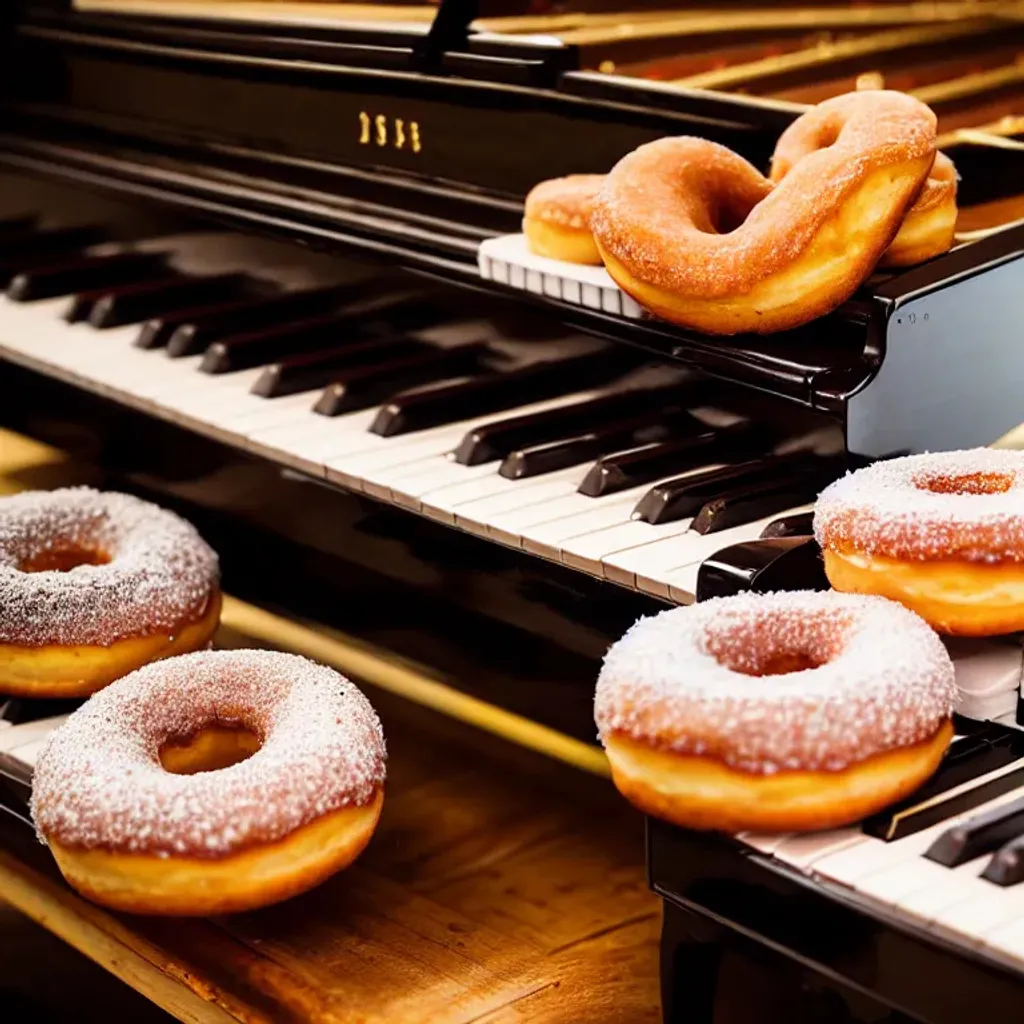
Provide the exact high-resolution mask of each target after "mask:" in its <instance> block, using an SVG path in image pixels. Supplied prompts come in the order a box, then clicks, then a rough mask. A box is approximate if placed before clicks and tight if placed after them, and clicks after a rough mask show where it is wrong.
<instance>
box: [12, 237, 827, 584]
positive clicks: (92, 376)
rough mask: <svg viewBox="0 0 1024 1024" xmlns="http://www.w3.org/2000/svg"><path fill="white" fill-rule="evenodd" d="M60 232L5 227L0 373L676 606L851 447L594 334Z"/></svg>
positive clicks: (431, 297) (422, 297) (401, 290)
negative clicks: (15, 368) (542, 337)
mask: <svg viewBox="0 0 1024 1024" xmlns="http://www.w3.org/2000/svg"><path fill="white" fill-rule="evenodd" d="M48 235H49V233H48V232H45V231H43V232H40V231H39V230H38V229H36V228H35V227H32V226H26V225H25V224H24V223H19V224H14V225H12V226H11V230H10V232H9V233H8V235H7V237H6V238H5V237H4V233H3V230H2V225H0V284H3V285H5V286H6V288H7V294H6V296H5V297H3V298H0V356H3V357H4V358H6V359H8V360H10V361H11V362H14V363H18V364H21V365H23V366H25V367H28V368H30V369H32V370H35V371H38V372H41V373H44V374H47V375H49V376H52V377H55V378H58V379H61V380H63V381H66V382H68V383H70V384H72V385H74V386H76V387H80V388H83V389H86V390H89V391H92V392H95V393H97V394H99V395H102V396H104V397H106V398H108V399H112V400H114V401H116V402H119V403H122V404H124V405H127V406H130V407H132V408H135V409H138V410H141V411H143V412H145V413H147V414H149V415H152V416H156V417H159V418H162V419H164V420H167V421H170V422H173V423H175V424H178V425H180V426H182V427H185V428H187V429H189V430H192V431H195V432H198V433H201V434H204V435H207V436H209V437H212V438H214V439H216V440H218V441H221V442H224V443H227V444H230V445H233V446H235V447H238V448H240V449H244V450H246V451H248V452H252V453H254V454H257V455H260V456H263V457H265V458H267V459H270V460H272V461H274V462H275V463H277V464H279V465H281V466H282V467H288V468H290V469H293V470H299V471H301V472H303V473H306V474H309V475H311V476H313V477H317V478H320V479H322V480H325V481H328V482H330V483H333V484H337V485H339V486H341V487H344V488H348V489H351V490H353V491H357V492H361V493H363V494H366V495H368V496H370V497H372V498H375V499H377V500H379V501H382V502H386V503H389V504H392V505H396V506H399V507H402V508H405V509H408V510H410V511H412V512H415V513H418V514H421V515H424V516H428V517H430V518H433V519H435V520H438V521H440V522H443V523H446V524H447V525H449V526H452V527H455V528H458V529H462V530H466V531H469V532H471V533H473V534H477V535H479V536H482V537H486V538H488V539H490V540H493V541H496V542H498V543H501V544H505V545H509V546H511V547H515V548H519V549H521V550H524V551H527V552H529V553H531V554H534V555H536V556H538V557H541V558H546V559H550V560H552V561H556V562H561V563H562V564H564V565H567V566H570V567H572V568H574V569H577V570H579V571H582V572H585V573H589V574H591V575H593V576H597V577H601V578H604V579H606V580H609V581H612V582H615V583H618V584H620V585H622V586H625V587H629V588H633V589H636V590H639V591H643V592H645V593H648V594H651V595H654V596H656V597H659V598H661V599H664V600H667V601H674V602H680V603H684V602H689V601H691V600H693V598H694V594H695V588H696V576H697V569H698V568H699V566H700V563H701V562H702V561H703V560H704V559H705V558H707V557H708V556H709V555H711V554H713V553H714V552H715V551H717V550H719V549H720V548H723V547H726V546H728V545H730V544H735V543H738V542H741V541H747V540H753V539H756V538H757V537H759V536H760V535H761V532H762V531H763V530H764V529H765V528H766V527H768V526H769V524H771V523H772V522H773V521H775V520H776V519H778V518H779V517H784V516H789V515H792V514H796V513H799V512H800V511H804V510H806V509H807V508H808V507H809V504H810V503H811V502H812V501H813V500H814V498H815V496H816V494H817V492H818V491H819V490H820V489H821V487H822V486H824V484H826V483H827V482H828V481H829V480H830V479H832V478H833V477H834V476H835V475H837V474H838V473H839V472H841V471H842V467H841V466H840V464H839V463H838V462H836V461H835V460H834V458H833V457H832V454H831V453H832V452H834V451H835V448H836V447H837V445H836V442H837V436H836V434H837V432H836V433H833V434H830V432H829V430H825V431H824V432H823V433H821V432H819V433H817V434H810V435H808V436H807V437H806V438H804V439H800V438H797V439H795V440H794V439H793V438H787V437H786V436H785V434H783V433H780V432H779V431H778V430H777V429H776V428H775V427H773V426H770V425H768V424H765V423H760V422H749V421H747V420H745V419H744V418H743V417H742V412H743V410H742V409H741V410H740V414H741V415H737V413H736V412H735V411H730V410H728V409H725V408H719V407H716V406H715V399H716V398H717V392H718V391H720V389H719V388H718V386H717V385H714V384H705V383H700V382H695V381H692V380H691V381H686V380H681V379H680V375H679V374H678V372H676V371H669V370H667V368H665V367H661V368H652V367H650V366H647V365H644V364H643V359H645V358H647V357H641V356H639V355H635V354H632V353H630V352H627V351H625V350H620V349H618V348H611V347H605V346H603V345H602V343H599V342H597V341H595V340H594V339H592V338H589V337H585V336H579V335H576V336H564V337H561V338H557V339H555V340H551V341H543V342H539V343H538V342H537V341H535V340H531V339H530V337H529V335H528V334H527V336H526V337H516V336H515V332H513V333H512V334H509V333H507V332H503V331H502V330H501V327H500V324H499V323H498V321H496V320H495V319H494V317H489V316H487V315H484V316H482V317H481V316H478V315H477V314H476V313H475V312H473V311H471V310H469V309H468V307H466V306H464V305H463V304H464V303H465V302H467V301H468V300H465V299H461V298H459V299H455V300H450V299H449V298H448V297H447V296H445V295H443V294H441V293H439V292H438V291H437V290H436V289H435V290H434V291H432V292H431V293H429V294H426V293H424V292H423V291H422V290H417V289H416V287H415V286H409V285H404V284H396V283H395V282H392V281H385V282H379V281H378V282H373V281H371V282H359V283H357V284H354V285H353V284H352V283H349V284H344V283H342V284H338V283H336V282H335V283H332V284H331V285H330V286H329V287H311V286H309V285H308V284H307V285H305V286H303V288H300V289H292V290H290V291H288V292H285V293H281V292H280V291H275V290H273V289H270V290H268V285H267V283H266V281H265V280H262V279H261V280H253V277H252V274H253V270H252V267H251V266H250V264H251V262H252V261H251V260H243V261H242V269H244V270H245V271H246V273H245V274H242V273H241V271H240V270H232V269H231V268H230V267H228V266H226V265H225V261H224V260H223V259H221V260H209V261H207V263H209V264H211V265H213V264H216V267H217V269H216V272H215V273H216V277H214V278H212V279H210V278H209V276H208V275H207V279H205V280H198V279H197V278H196V276H195V275H194V274H192V275H191V276H190V273H189V272H187V271H184V270H183V269H182V267H181V266H180V265H179V263H180V262H181V261H178V262H177V263H176V260H175V254H174V252H173V251H170V252H166V251H165V250H164V248H162V247H161V245H160V244H159V242H154V241H149V242H147V243H146V245H145V246H144V247H142V248H144V249H145V255H144V258H142V257H140V256H139V254H138V252H136V251H135V250H137V249H139V248H140V247H139V246H136V247H134V249H133V250H132V251H129V252H123V251H110V250H109V248H108V249H107V250H103V251H102V253H101V254H99V255H97V254H96V251H95V250H83V249H81V248H80V246H79V245H78V240H77V239H72V240H71V243H69V244H68V245H67V246H64V247H63V248H61V247H60V246H58V247H57V249H56V250H55V249H54V248H53V247H52V246H48V245H43V244H42V243H41V242H40V241H39V240H40V239H43V240H44V241H45V240H46V238H47V237H48ZM236 244H237V240H236ZM190 245H191V246H192V248H193V249H195V242H194V240H193V241H192V242H190ZM26 246H27V247H28V251H29V253H30V255H29V256H26V257H22V256H21V255H20V254H21V252H22V249H23V247H26ZM154 254H155V255H154ZM257 269H258V268H257ZM485 312H486V311H485ZM671 373H675V374H676V375H675V377H671ZM665 374H670V376H669V377H668V378H666V376H665ZM787 445H788V446H789V447H788V448H787V447H786V446H787ZM830 446H831V447H830Z"/></svg>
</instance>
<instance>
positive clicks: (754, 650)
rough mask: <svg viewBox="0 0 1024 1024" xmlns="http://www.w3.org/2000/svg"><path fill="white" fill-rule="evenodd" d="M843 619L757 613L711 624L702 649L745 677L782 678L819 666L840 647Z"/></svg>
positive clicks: (824, 663) (828, 659) (846, 625)
mask: <svg viewBox="0 0 1024 1024" xmlns="http://www.w3.org/2000/svg"><path fill="white" fill-rule="evenodd" d="M849 626H850V622H849V621H848V620H843V619H837V618H836V617H835V616H834V615H825V614H822V615H810V616H807V617H805V618H801V617H798V616H795V615H780V614H778V613H776V614H774V615H763V616H758V617H757V618H755V619H753V620H747V621H744V622H735V621H728V620H726V621H725V622H720V623H716V624H715V625H713V626H711V627H710V628H709V629H708V630H707V632H706V633H705V635H704V647H705V650H706V651H707V652H708V654H710V655H711V656H712V657H713V658H714V659H715V660H716V661H717V662H718V663H719V665H722V666H724V667H725V668H727V669H729V670H730V671H732V672H739V673H741V674H742V675H745V676H757V677H766V676H784V675H789V674H790V673H792V672H805V671H807V670H808V669H815V668H820V667H821V666H822V665H826V664H828V662H830V661H831V660H832V659H833V658H835V657H836V656H837V655H838V654H839V652H840V651H841V650H842V648H843V643H844V638H845V635H846V630H847V629H848V628H849Z"/></svg>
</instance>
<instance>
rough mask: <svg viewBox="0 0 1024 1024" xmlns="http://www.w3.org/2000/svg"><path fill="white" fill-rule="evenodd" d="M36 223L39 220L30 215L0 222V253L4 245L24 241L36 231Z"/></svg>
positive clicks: (8, 218) (9, 218)
mask: <svg viewBox="0 0 1024 1024" xmlns="http://www.w3.org/2000/svg"><path fill="white" fill-rule="evenodd" d="M38 223H39V219H38V218H37V217H34V216H32V215H31V214H28V215H26V216H24V217H7V218H5V219H4V220H0V253H2V252H3V249H4V246H5V245H9V244H11V243H14V242H18V241H20V240H22V239H26V238H28V237H29V236H31V235H32V234H34V233H35V232H36V231H38V226H37V225H38Z"/></svg>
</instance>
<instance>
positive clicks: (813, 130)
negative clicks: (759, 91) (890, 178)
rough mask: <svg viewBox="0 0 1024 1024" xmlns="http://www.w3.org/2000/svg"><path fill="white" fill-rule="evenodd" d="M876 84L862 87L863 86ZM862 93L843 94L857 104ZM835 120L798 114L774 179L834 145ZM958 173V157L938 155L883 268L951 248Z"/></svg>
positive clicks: (776, 158) (783, 139) (783, 140)
mask: <svg viewBox="0 0 1024 1024" xmlns="http://www.w3.org/2000/svg"><path fill="white" fill-rule="evenodd" d="M871 88H874V87H873V86H868V85H861V83H860V82H859V81H858V89H859V90H861V91H863V90H865V89H871ZM859 94H860V93H857V94H850V96H848V97H839V98H840V99H842V100H843V101H844V102H845V103H846V104H850V103H853V102H854V101H855V99H856V96H857V95H859ZM833 130H834V124H833V123H832V122H831V121H830V120H829V118H827V117H826V118H822V117H820V116H817V115H815V114H814V112H813V111H812V112H811V113H810V114H808V115H805V116H803V117H800V118H797V120H796V121H794V122H793V124H791V125H790V126H789V128H787V129H786V131H784V132H783V133H782V135H781V136H780V138H779V141H778V144H777V145H776V147H775V153H774V155H773V156H772V167H771V179H772V181H774V182H776V183H777V182H780V181H782V180H783V179H784V178H785V177H786V175H787V174H788V173H789V172H790V171H792V169H793V167H794V166H795V165H796V164H798V163H799V162H800V161H801V160H803V159H805V158H806V157H808V156H809V155H810V154H811V153H816V152H818V151H820V150H821V149H822V148H823V147H824V146H828V145H830V144H831V142H832V139H833ZM956 189H957V174H956V168H955V167H954V166H953V161H952V160H950V159H949V157H948V156H946V155H945V153H936V154H935V162H934V163H933V164H932V167H931V170H930V171H929V172H928V177H927V179H926V181H925V183H924V186H923V188H922V189H921V191H920V193H919V194H918V196H917V198H916V199H915V200H914V203H913V205H912V206H911V207H910V209H909V210H908V211H907V213H906V215H905V216H904V218H903V222H902V223H901V224H900V227H899V231H898V232H897V234H896V237H895V238H894V239H893V240H892V242H891V244H890V245H889V248H888V249H886V251H885V253H883V255H882V257H881V259H880V260H879V265H880V266H888V267H902V266H910V265H912V264H914V263H923V262H924V261H925V260H929V259H932V257H934V256H939V255H941V254H942V253H944V252H946V251H947V250H948V249H949V247H950V246H951V245H952V244H953V233H954V231H955V229H956V217H957V206H956Z"/></svg>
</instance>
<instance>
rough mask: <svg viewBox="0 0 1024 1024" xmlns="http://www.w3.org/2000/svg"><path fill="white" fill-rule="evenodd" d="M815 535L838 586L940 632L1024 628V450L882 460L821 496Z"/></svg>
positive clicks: (975, 632)
mask: <svg viewBox="0 0 1024 1024" xmlns="http://www.w3.org/2000/svg"><path fill="white" fill-rule="evenodd" d="M814 533H815V536H816V537H817V539H818V543H819V544H820V545H821V548H822V552H823V554H824V558H825V572H826V574H827V575H828V578H829V581H830V582H831V584H832V586H833V587H835V588H836V590H843V591H847V592H849V593H858V594H881V595H882V596H884V597H888V598H890V599H891V600H893V601H899V602H900V603H901V604H904V605H906V606H907V607H908V608H910V609H912V610H913V611H915V612H917V614H918V615H920V616H921V617H922V618H923V619H925V620H926V621H927V622H929V623H931V625H932V626H933V627H934V628H935V629H937V630H938V631H939V632H940V633H948V634H952V635H958V636H993V635H997V634H1001V633H1012V632H1016V631H1017V630H1021V629H1024V452H1016V451H997V450H993V449H989V448H979V449H975V450H974V451H962V452H942V453H937V454H932V455H909V456H906V457H905V458H900V459H889V460H886V461H884V462H876V463H874V464H873V465H871V466H868V467H867V468H866V469H860V470H858V471H857V472H855V473H851V474H849V475H848V476H845V477H843V478H842V479H840V480H837V481H836V482H835V483H833V484H831V485H830V486H829V487H827V488H826V489H825V490H824V491H823V492H822V494H821V496H820V497H819V498H818V502H817V504H816V506H815V510H814Z"/></svg>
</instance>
